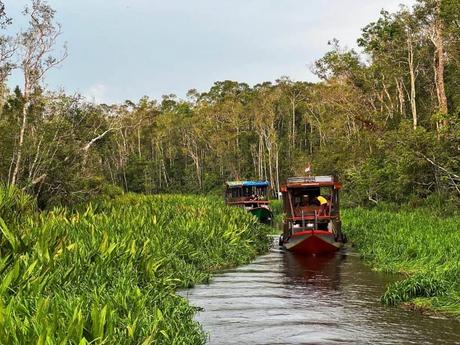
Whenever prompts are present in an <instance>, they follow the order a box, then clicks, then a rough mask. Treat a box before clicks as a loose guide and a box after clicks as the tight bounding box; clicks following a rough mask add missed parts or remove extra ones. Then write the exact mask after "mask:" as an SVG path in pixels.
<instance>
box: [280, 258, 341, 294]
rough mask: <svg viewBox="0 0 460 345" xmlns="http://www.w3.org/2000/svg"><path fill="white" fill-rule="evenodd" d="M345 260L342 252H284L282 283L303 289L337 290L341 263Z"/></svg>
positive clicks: (326, 291)
mask: <svg viewBox="0 0 460 345" xmlns="http://www.w3.org/2000/svg"><path fill="white" fill-rule="evenodd" d="M345 260H346V255H343V254H342V253H337V254H335V253H332V254H329V255H323V256H304V255H297V254H294V253H289V252H286V253H285V255H283V262H284V267H283V272H284V275H285V279H284V281H283V283H284V284H285V285H288V286H292V285H298V286H301V287H303V288H305V289H304V290H309V289H315V290H318V289H320V290H321V291H324V293H328V290H338V289H339V286H340V269H341V263H342V262H343V261H345Z"/></svg>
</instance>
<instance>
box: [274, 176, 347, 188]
mask: <svg viewBox="0 0 460 345" xmlns="http://www.w3.org/2000/svg"><path fill="white" fill-rule="evenodd" d="M283 187H284V188H305V187H334V188H336V189H340V188H342V185H341V184H340V183H338V182H337V180H336V178H335V177H334V176H330V175H326V176H301V177H289V178H288V179H287V181H286V183H285V184H284V185H283ZM282 189H283V188H282Z"/></svg>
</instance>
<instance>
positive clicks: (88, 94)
mask: <svg viewBox="0 0 460 345" xmlns="http://www.w3.org/2000/svg"><path fill="white" fill-rule="evenodd" d="M108 91H109V88H108V86H107V85H105V84H103V83H97V84H93V85H91V86H90V87H89V88H88V89H87V90H86V91H85V92H83V96H84V97H85V98H86V99H87V100H88V101H90V102H93V103H110V99H109V97H108Z"/></svg>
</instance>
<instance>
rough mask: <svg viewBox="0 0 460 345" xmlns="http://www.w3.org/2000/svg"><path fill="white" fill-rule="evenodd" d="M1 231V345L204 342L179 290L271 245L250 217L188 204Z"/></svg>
mask: <svg viewBox="0 0 460 345" xmlns="http://www.w3.org/2000/svg"><path fill="white" fill-rule="evenodd" d="M2 215H3V214H0V216H2ZM0 228H1V230H2V235H1V236H2V242H1V245H2V247H1V250H2V255H1V258H0V278H1V280H0V281H1V283H0V343H1V344H32V343H34V344H66V343H70V344H80V345H83V344H89V343H91V344H200V343H203V342H204V334H203V332H202V331H201V328H200V326H199V325H198V324H197V323H195V322H194V321H193V315H194V312H195V311H194V309H193V308H192V307H190V306H189V305H188V304H187V302H186V301H185V300H184V299H182V298H181V297H179V296H177V295H176V294H175V291H176V289H177V288H179V287H189V286H193V284H196V283H198V282H204V281H207V280H208V279H209V278H210V274H211V273H212V272H213V271H215V270H218V269H220V268H223V267H227V266H231V265H237V264H240V263H244V262H247V261H249V260H250V259H251V258H253V257H254V256H255V255H256V254H258V253H260V252H262V251H264V250H266V248H267V246H268V240H267V237H266V235H265V233H266V228H264V227H262V226H260V225H259V224H258V223H257V222H256V220H255V219H254V217H252V216H251V215H249V214H247V213H246V212H244V211H243V210H240V209H238V208H228V207H226V206H225V205H224V204H223V203H222V202H220V201H218V200H215V199H209V198H205V197H193V196H138V195H125V196H121V197H119V198H117V199H115V200H112V201H110V202H109V201H107V202H101V203H98V204H97V205H90V206H88V207H87V208H86V210H84V211H83V212H72V213H71V212H69V211H68V210H66V209H55V210H53V211H52V212H49V213H41V214H36V216H35V217H26V218H25V219H23V221H22V222H20V223H17V222H13V221H7V222H6V221H1V220H0Z"/></svg>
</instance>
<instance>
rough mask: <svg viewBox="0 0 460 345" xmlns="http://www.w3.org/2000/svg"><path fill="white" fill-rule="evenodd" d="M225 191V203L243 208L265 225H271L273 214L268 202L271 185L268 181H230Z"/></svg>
mask: <svg viewBox="0 0 460 345" xmlns="http://www.w3.org/2000/svg"><path fill="white" fill-rule="evenodd" d="M225 185H226V189H225V203H226V204H227V205H231V206H238V207H243V208H244V209H245V210H247V211H248V212H250V213H252V214H253V215H255V216H256V217H258V218H259V220H260V221H261V222H263V223H270V222H271V220H272V212H271V210H270V207H269V204H270V201H269V200H268V192H269V187H270V184H269V183H268V182H267V181H228V182H226V184H225Z"/></svg>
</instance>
